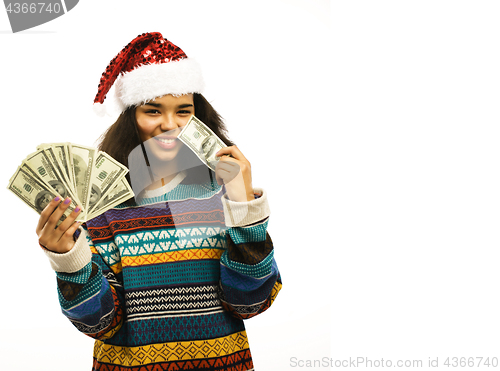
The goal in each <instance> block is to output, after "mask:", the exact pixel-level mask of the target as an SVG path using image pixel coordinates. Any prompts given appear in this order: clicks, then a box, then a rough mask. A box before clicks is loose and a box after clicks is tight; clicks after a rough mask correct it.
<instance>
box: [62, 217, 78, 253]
mask: <svg viewBox="0 0 500 371" xmlns="http://www.w3.org/2000/svg"><path fill="white" fill-rule="evenodd" d="M81 224H82V223H81V222H73V224H72V225H71V226H70V227H69V228H68V229H66V231H65V232H64V233H63V234H62V236H61V238H60V239H59V241H57V247H56V249H57V251H56V252H58V253H65V252H68V251H70V250H71V249H72V248H73V246H74V245H75V239H74V238H73V236H74V235H75V232H76V230H77V229H78V227H80V225H81Z"/></svg>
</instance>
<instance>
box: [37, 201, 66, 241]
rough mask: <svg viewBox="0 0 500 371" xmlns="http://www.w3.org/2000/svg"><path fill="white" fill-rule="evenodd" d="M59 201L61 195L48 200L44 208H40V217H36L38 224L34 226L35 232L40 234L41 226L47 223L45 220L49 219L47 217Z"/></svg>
mask: <svg viewBox="0 0 500 371" xmlns="http://www.w3.org/2000/svg"><path fill="white" fill-rule="evenodd" d="M60 202H61V197H59V196H57V197H56V198H54V199H53V200H52V201H50V202H49V204H48V205H47V206H45V209H43V210H42V212H41V213H40V218H39V219H38V224H37V226H36V234H37V235H40V233H41V232H42V229H43V227H44V226H45V224H46V223H47V220H49V217H50V216H51V215H52V213H53V212H54V210H55V209H56V207H57V206H58V205H59V203H60Z"/></svg>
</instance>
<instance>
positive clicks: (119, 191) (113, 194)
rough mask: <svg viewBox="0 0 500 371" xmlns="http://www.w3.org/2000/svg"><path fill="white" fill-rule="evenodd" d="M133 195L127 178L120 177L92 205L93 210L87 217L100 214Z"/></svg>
mask: <svg viewBox="0 0 500 371" xmlns="http://www.w3.org/2000/svg"><path fill="white" fill-rule="evenodd" d="M131 197H134V192H133V191H132V188H130V185H129V183H128V182H127V179H122V180H121V181H120V183H118V184H117V185H116V186H115V187H114V188H113V189H112V190H111V191H110V192H108V194H107V195H106V196H105V197H104V198H103V199H102V200H101V202H99V203H98V204H97V206H96V207H94V209H93V211H91V212H90V215H89V216H88V217H87V218H88V219H93V218H95V217H96V216H99V215H101V214H102V213H104V212H105V211H108V210H109V209H111V208H113V207H115V206H116V205H119V204H121V203H122V202H124V201H127V200H128V199H129V198H131Z"/></svg>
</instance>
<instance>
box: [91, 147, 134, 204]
mask: <svg viewBox="0 0 500 371" xmlns="http://www.w3.org/2000/svg"><path fill="white" fill-rule="evenodd" d="M127 172H128V169H127V167H126V166H124V165H122V164H120V163H119V162H118V161H116V160H115V159H114V158H112V157H111V156H109V155H108V154H107V153H105V152H99V153H98V154H97V158H96V160H95V162H94V169H93V170H92V177H91V179H90V183H91V186H90V197H89V204H88V206H89V213H92V212H93V211H94V209H96V207H97V206H98V204H99V201H100V200H101V199H104V198H105V197H106V196H107V195H108V193H109V192H110V191H111V190H112V189H113V188H115V187H116V186H117V184H119V182H120V180H122V179H123V177H124V176H125V175H126V174H127Z"/></svg>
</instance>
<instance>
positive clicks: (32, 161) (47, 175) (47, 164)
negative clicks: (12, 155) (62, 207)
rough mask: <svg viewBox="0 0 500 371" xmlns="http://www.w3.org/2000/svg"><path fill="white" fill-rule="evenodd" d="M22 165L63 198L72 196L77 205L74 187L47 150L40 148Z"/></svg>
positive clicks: (74, 204) (73, 202) (74, 203)
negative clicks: (65, 178)
mask: <svg viewBox="0 0 500 371" xmlns="http://www.w3.org/2000/svg"><path fill="white" fill-rule="evenodd" d="M22 166H23V167H24V166H26V168H24V171H28V172H31V173H32V175H34V176H36V177H37V178H38V179H39V180H41V181H42V183H45V184H46V185H47V186H49V187H50V188H52V189H53V190H54V191H56V192H57V194H58V195H59V196H61V197H62V198H66V197H70V198H71V201H72V204H73V206H74V207H76V205H77V200H76V199H75V195H74V192H73V189H72V187H71V186H70V185H69V184H67V183H66V182H65V181H64V178H63V177H62V175H61V174H60V172H59V170H58V169H57V167H56V166H54V164H53V162H52V161H51V160H50V156H49V155H47V153H46V152H45V150H38V151H36V152H33V153H32V154H30V155H28V157H26V158H25V159H24V161H23V164H22Z"/></svg>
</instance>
